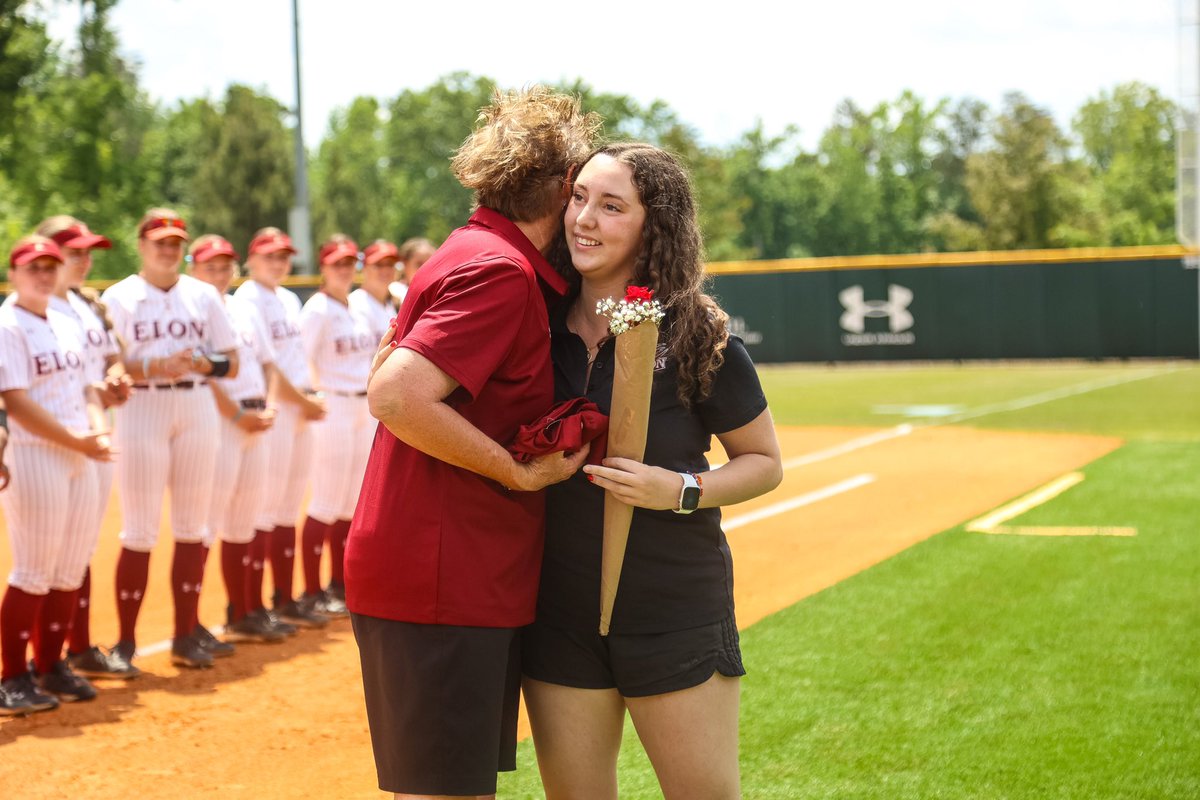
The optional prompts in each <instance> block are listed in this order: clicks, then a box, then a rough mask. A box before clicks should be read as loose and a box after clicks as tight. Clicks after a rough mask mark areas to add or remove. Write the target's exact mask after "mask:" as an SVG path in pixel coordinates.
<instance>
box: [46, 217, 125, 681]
mask: <svg viewBox="0 0 1200 800" xmlns="http://www.w3.org/2000/svg"><path fill="white" fill-rule="evenodd" d="M37 233H38V234H39V235H41V236H47V237H49V238H51V239H53V240H54V241H55V243H56V244H58V247H59V249H60V250H61V251H62V254H63V261H64V264H63V267H62V268H61V269H59V271H58V283H57V284H56V285H55V287H54V297H52V298H50V307H51V308H56V309H58V310H59V311H62V312H63V313H65V314H70V315H71V316H73V317H75V319H76V321H78V323H79V324H80V326H82V328H83V332H84V336H85V337H86V340H87V341H86V349H85V351H84V354H85V355H84V358H85V361H86V362H87V368H86V369H87V373H88V381H89V382H90V383H91V385H92V386H93V387H95V388H96V391H97V393H98V394H99V396H100V402H101V404H102V405H103V406H104V408H106V409H107V408H111V407H113V406H119V405H121V404H122V403H124V402H125V401H126V400H128V399H129V391H130V389H131V388H132V387H133V380H132V379H131V378H130V377H129V375H128V374H127V373H126V372H125V368H124V366H123V365H122V364H121V361H120V355H121V348H120V344H119V343H118V342H117V340H116V338H115V337H113V335H112V323H111V322H109V320H108V312H107V311H106V310H105V309H104V306H103V305H101V304H100V302H99V301H100V296H99V294H97V293H96V291H95V290H94V289H86V288H85V287H84V285H83V282H84V281H85V280H86V279H87V276H88V272H89V271H91V268H92V250H93V249H101V250H107V249H109V248H110V247H112V242H111V241H110V240H109V239H108V238H107V237H105V236H101V235H99V234H96V233H92V232H91V231H90V230H88V227H87V225H85V224H84V223H82V222H80V221H79V220H77V219H75V218H74V217H72V216H68V215H66V214H62V215H59V216H56V217H50V218H49V219H47V220H43V222H42V223H41V224H40V225H38V227H37ZM91 465H92V468H93V469H94V470H96V473H97V475H96V479H97V482H98V483H97V486H98V490H97V492H96V502H97V508H96V511H95V513H94V514H92V515H91V516H90V517H89V519H93V520H95V523H96V538H97V540H98V539H99V536H100V526H101V525H102V524H103V523H104V513H105V511H107V510H108V501H109V498H110V496H111V494H112V484H113V473H114V471H115V466H114V465H113V464H112V463H110V462H106V461H92V462H91ZM91 601H92V571H91V568H90V567H89V568H88V570H87V572H85V573H84V577H83V586H81V587H80V588H79V592H78V594H77V596H76V600H75V612H74V614H73V615H72V617H71V625H70V628H69V629H68V631H67V660H68V661H69V662H70V664H71V668H72V669H73V670H75V672H76V673H78V674H79V675H83V676H85V677H88V678H120V679H123V680H127V679H129V678H136V677H137V676H138V675H139V674H140V671H139V670H138V668H137V667H135V666H133V665H132V664H130V663H129V662H127V661H125V660H124V659H122V658H121V656H120V655H119V654H118V653H115V652H109V651H106V650H103V649H101V648H100V647H98V646H97V645H95V644H93V643H92V640H91Z"/></svg>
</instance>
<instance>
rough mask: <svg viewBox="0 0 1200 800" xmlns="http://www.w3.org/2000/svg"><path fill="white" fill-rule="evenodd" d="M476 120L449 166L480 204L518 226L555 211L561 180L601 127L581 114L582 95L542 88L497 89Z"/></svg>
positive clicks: (597, 119) (594, 117)
mask: <svg viewBox="0 0 1200 800" xmlns="http://www.w3.org/2000/svg"><path fill="white" fill-rule="evenodd" d="M477 122H478V123H480V127H479V128H477V129H476V130H475V132H474V133H472V134H471V135H470V136H468V137H467V139H466V141H464V142H463V143H462V146H461V147H459V148H458V151H457V152H456V153H455V154H454V158H453V160H451V162H450V166H451V168H452V169H453V170H454V176H455V177H456V178H458V181H459V183H461V184H462V185H463V186H465V187H466V188H468V189H470V190H472V191H473V192H474V193H475V202H476V203H477V204H478V205H481V206H486V207H488V208H491V209H494V210H496V211H498V212H500V213H501V214H503V215H504V216H505V217H508V218H509V219H511V220H513V221H514V222H532V221H534V220H536V219H538V218H540V217H543V216H545V215H546V214H547V213H551V212H553V211H555V210H557V205H558V202H559V197H558V193H559V190H560V189H561V188H562V185H563V181H564V180H566V179H567V178H568V176H569V175H570V173H571V170H572V169H574V168H575V167H577V166H578V165H579V164H581V163H582V162H583V160H584V159H585V158H586V157H587V154H588V152H589V151H590V150H591V148H592V143H593V141H594V140H595V138H596V134H597V133H598V132H599V130H600V124H601V121H600V117H599V115H597V114H594V113H590V112H589V113H587V114H584V113H583V112H582V110H581V109H580V105H579V98H578V97H571V96H569V95H565V94H559V93H557V92H553V91H551V90H550V89H548V88H546V87H544V86H533V87H530V88H527V89H522V90H520V91H512V92H501V91H499V90H497V91H496V92H495V94H494V95H493V98H492V104H491V105H490V106H487V107H486V108H484V109H483V110H481V111H480V113H479V118H478V120H477Z"/></svg>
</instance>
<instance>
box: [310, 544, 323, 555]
mask: <svg viewBox="0 0 1200 800" xmlns="http://www.w3.org/2000/svg"><path fill="white" fill-rule="evenodd" d="M312 551H313V555H314V556H319V555H321V545H316V546H315V547H313V549H312Z"/></svg>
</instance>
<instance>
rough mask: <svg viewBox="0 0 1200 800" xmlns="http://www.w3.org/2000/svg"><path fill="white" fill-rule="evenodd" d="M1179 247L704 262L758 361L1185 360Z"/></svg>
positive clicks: (1195, 295)
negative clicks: (709, 266) (721, 262)
mask: <svg viewBox="0 0 1200 800" xmlns="http://www.w3.org/2000/svg"><path fill="white" fill-rule="evenodd" d="M1188 256H1189V254H1188V252H1187V251H1185V250H1184V249H1183V248H1182V247H1131V248H1102V249H1093V248H1087V249H1074V250H1036V251H1010V252H988V253H946V254H921V255H912V256H855V257H853V258H817V259H795V260H787V261H756V262H740V263H723V264H713V265H712V266H711V268H710V272H711V273H712V274H713V276H714V287H713V292H714V294H716V295H717V297H718V298H719V299H720V301H721V305H722V306H723V307H724V308H725V310H726V311H727V312H729V315H730V317H731V318H732V323H733V329H734V330H735V331H736V332H737V333H739V334H740V335H741V336H742V338H743V339H744V340H745V341H746V343H747V345H748V348H749V350H750V353H751V355H752V356H753V357H754V359H755V361H757V362H759V363H769V362H792V361H861V360H892V359H895V360H904V359H1010V358H1013V359H1016V358H1020V359H1025V358H1085V359H1100V358H1197V356H1198V355H1200V313H1198V305H1200V287H1198V286H1197V270H1196V269H1194V268H1189V267H1188V265H1187V264H1186V263H1185V262H1186V261H1187V260H1188Z"/></svg>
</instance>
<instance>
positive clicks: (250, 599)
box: [246, 530, 271, 614]
mask: <svg viewBox="0 0 1200 800" xmlns="http://www.w3.org/2000/svg"><path fill="white" fill-rule="evenodd" d="M270 539H271V532H270V531H258V530H256V531H255V532H254V541H252V542H250V553H249V557H248V559H247V561H246V613H247V614H249V613H250V612H251V611H258V610H259V609H260V608H263V607H264V606H263V599H262V593H263V566H264V565H265V564H266V563H267V542H268V541H270Z"/></svg>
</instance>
